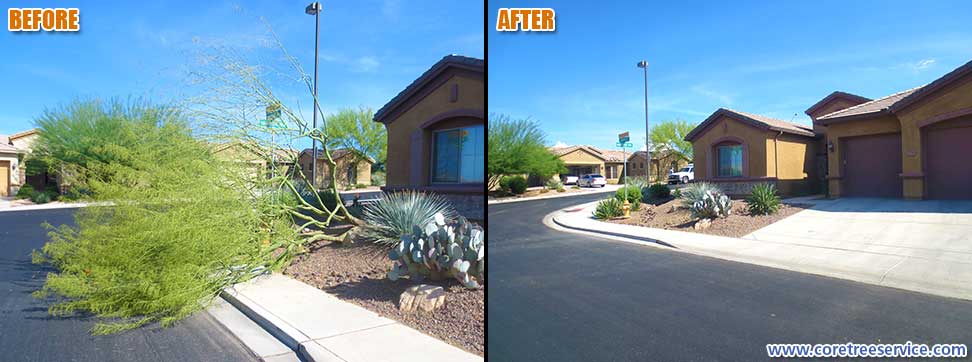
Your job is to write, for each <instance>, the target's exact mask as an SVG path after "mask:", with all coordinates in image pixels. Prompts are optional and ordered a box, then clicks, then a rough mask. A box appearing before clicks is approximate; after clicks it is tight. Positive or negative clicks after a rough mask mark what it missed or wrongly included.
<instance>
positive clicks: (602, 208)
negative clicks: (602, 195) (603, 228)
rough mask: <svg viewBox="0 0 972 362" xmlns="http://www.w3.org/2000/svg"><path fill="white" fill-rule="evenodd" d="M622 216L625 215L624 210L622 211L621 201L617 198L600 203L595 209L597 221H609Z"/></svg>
mask: <svg viewBox="0 0 972 362" xmlns="http://www.w3.org/2000/svg"><path fill="white" fill-rule="evenodd" d="M621 215H624V210H623V209H622V205H621V200H619V199H618V198H616V197H612V198H608V199H604V200H602V201H601V202H598V203H597V208H596V209H594V218H595V219H600V220H607V219H611V218H615V217H619V216H621Z"/></svg>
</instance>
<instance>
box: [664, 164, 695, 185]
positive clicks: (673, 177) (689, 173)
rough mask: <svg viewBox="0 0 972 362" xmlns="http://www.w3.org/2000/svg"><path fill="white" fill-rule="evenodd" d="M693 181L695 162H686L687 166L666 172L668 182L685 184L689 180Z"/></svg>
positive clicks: (670, 183)
mask: <svg viewBox="0 0 972 362" xmlns="http://www.w3.org/2000/svg"><path fill="white" fill-rule="evenodd" d="M692 181H695V164H692V163H690V164H688V166H685V167H682V169H681V170H678V171H675V172H672V173H669V174H668V184H669V185H672V184H679V183H682V184H687V183H689V182H692Z"/></svg>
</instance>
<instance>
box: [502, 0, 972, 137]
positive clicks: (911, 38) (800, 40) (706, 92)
mask: <svg viewBox="0 0 972 362" xmlns="http://www.w3.org/2000/svg"><path fill="white" fill-rule="evenodd" d="M501 7H552V8H553V9H554V10H555V11H556V15H557V31H556V32H553V33H526V32H519V33H506V32H503V33H501V32H497V31H495V25H496V16H497V9H498V8H501ZM487 14H488V19H487V22H486V24H487V25H488V26H489V29H488V30H487V34H488V35H487V37H488V39H487V40H488V47H489V49H488V50H489V53H490V54H492V57H491V59H490V62H489V80H488V83H489V84H488V97H489V111H490V112H491V113H502V114H507V115H510V116H511V117H513V118H526V117H529V118H531V119H534V120H537V121H539V122H540V124H541V126H542V128H543V129H544V130H545V131H546V132H547V141H548V143H549V144H554V143H556V142H563V143H566V144H593V145H595V146H599V147H613V145H614V142H616V139H617V136H616V135H617V133H620V132H621V131H625V130H630V131H631V138H632V141H637V142H635V143H636V146H638V147H643V144H639V143H643V140H644V134H645V131H644V127H645V126H644V104H643V102H644V93H643V92H644V88H643V87H644V85H643V83H644V80H643V75H642V70H641V69H640V68H638V67H636V64H637V62H638V61H639V60H641V59H647V60H648V62H649V69H648V93H649V94H648V98H649V99H648V107H649V121H650V122H659V121H662V120H670V119H684V120H688V121H690V122H693V123H698V122H701V121H702V120H704V119H705V118H706V117H708V116H709V115H710V114H711V113H712V112H714V111H715V110H716V109H718V108H719V107H726V108H732V109H737V110H740V111H745V112H751V113H757V114H762V115H766V116H771V117H775V118H779V119H783V120H793V121H794V122H797V123H804V124H810V119H809V117H807V116H806V115H805V114H804V113H803V111H804V110H806V109H807V108H808V107H809V106H810V105H812V104H813V103H815V102H816V101H818V100H820V99H821V98H823V97H824V96H826V95H827V94H829V93H830V92H832V91H834V90H843V91H847V92H851V93H854V94H858V95H862V96H865V97H869V98H879V97H883V96H886V95H889V94H892V93H895V92H898V91H902V90H905V89H909V88H913V87H916V86H919V85H922V84H925V83H928V82H930V81H932V80H934V79H936V78H938V77H940V76H942V75H944V74H945V73H947V72H949V71H951V70H952V69H954V68H956V67H958V66H960V65H962V64H965V63H966V62H969V61H972V26H969V24H972V2H969V1H924V2H920V5H919V2H915V1H890V0H888V1H866V2H865V1H628V2H623V1H612V2H601V1H493V0H490V1H489V2H488V8H487ZM794 114H796V116H794Z"/></svg>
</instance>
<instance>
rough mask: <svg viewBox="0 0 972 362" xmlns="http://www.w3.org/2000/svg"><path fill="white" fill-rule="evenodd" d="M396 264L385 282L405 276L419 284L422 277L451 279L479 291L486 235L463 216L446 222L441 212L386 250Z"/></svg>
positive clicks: (484, 258)
mask: <svg viewBox="0 0 972 362" xmlns="http://www.w3.org/2000/svg"><path fill="white" fill-rule="evenodd" d="M388 258H390V259H392V260H394V261H395V265H394V266H393V267H392V269H391V270H389V271H388V279H391V280H398V278H401V277H403V276H405V275H406V274H407V275H409V277H410V278H411V279H412V280H414V281H416V282H420V281H421V280H422V279H423V278H425V277H430V278H431V279H434V280H438V279H442V278H444V277H447V276H448V277H452V278H455V279H456V280H458V281H459V282H460V283H462V285H463V286H465V287H466V288H471V289H474V288H479V286H480V284H481V283H482V282H483V281H484V280H485V276H486V233H485V232H484V231H483V230H482V228H480V227H479V226H478V225H476V224H473V223H470V222H469V221H467V220H466V219H465V218H463V217H461V216H460V217H458V218H457V219H456V220H455V221H454V222H447V221H446V218H445V217H444V216H443V215H442V214H441V213H436V214H435V215H434V216H433V220H432V222H429V223H427V224H425V226H423V227H420V226H418V225H415V226H413V227H412V232H411V233H410V234H407V235H403V236H402V237H401V241H400V242H399V243H398V245H397V246H396V247H395V248H392V249H391V250H389V251H388Z"/></svg>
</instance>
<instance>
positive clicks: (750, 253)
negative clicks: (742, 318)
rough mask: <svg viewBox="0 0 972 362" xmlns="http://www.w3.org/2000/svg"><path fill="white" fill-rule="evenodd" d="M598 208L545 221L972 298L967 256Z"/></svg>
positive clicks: (562, 227)
mask: <svg viewBox="0 0 972 362" xmlns="http://www.w3.org/2000/svg"><path fill="white" fill-rule="evenodd" d="M596 204H597V203H596V202H593V203H587V204H582V205H577V206H575V207H570V208H566V209H563V210H560V211H556V212H553V213H551V214H549V215H547V217H545V218H544V223H545V224H547V225H548V226H551V227H553V228H556V229H560V230H564V231H572V232H581V233H587V234H596V235H598V236H601V237H607V238H610V239H614V240H620V241H626V242H633V243H639V244H644V245H651V246H657V247H663V248H669V249H673V250H678V251H684V252H689V253H693V254H699V255H705V256H710V257H715V258H720V259H727V260H733V261H739V262H744V263H750V264H758V265H764V266H769V267H774V268H780V269H787V270H793V271H798V272H804V273H811V274H818V275H824V276H831V277H836V278H842V279H849V280H854V281H859V282H864V283H869V284H876V285H882V286H888V287H894V288H901V289H908V290H913V291H918V292H922V293H928V294H935V295H941V296H947V297H954V298H962V299H972V260H970V258H969V257H967V256H966V257H933V256H929V255H922V254H901V253H896V252H894V251H893V250H888V249H883V250H882V249H879V248H870V249H851V248H847V247H842V246H841V245H839V244H830V245H827V244H820V243H814V244H810V243H805V242H800V241H799V240H794V239H792V238H775V237H773V235H774V234H772V233H764V234H761V235H763V236H762V237H758V238H751V237H750V236H749V235H747V237H744V238H730V237H722V236H713V235H706V234H699V233H692V232H684V231H674V230H663V229H654V228H646V227H638V226H633V225H620V224H612V223H606V222H601V221H598V220H595V219H593V217H591V213H592V212H593V210H594V207H595V206H596ZM804 212H807V211H804ZM797 215H799V214H797ZM795 216H796V215H795ZM793 217H794V216H791V217H790V218H793ZM786 220H787V219H784V221H786ZM784 221H780V222H778V223H777V224H779V223H782V222H784ZM768 227H772V225H770V226H768ZM846 231H847V232H852V230H846ZM753 234H757V233H753ZM753 234H750V235H753Z"/></svg>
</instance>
